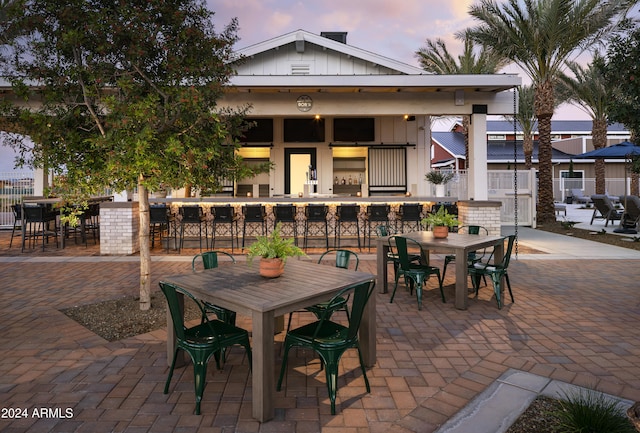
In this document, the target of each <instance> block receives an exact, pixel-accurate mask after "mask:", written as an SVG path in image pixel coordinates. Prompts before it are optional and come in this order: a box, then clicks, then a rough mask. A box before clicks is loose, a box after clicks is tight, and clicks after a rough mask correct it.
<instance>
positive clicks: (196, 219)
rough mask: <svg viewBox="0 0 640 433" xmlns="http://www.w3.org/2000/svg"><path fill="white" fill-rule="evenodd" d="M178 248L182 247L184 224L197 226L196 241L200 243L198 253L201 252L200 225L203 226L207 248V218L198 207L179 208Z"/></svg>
mask: <svg viewBox="0 0 640 433" xmlns="http://www.w3.org/2000/svg"><path fill="white" fill-rule="evenodd" d="M180 216H181V217H182V218H181V219H180V248H182V247H184V226H185V225H186V224H197V225H198V230H199V232H198V240H199V241H200V251H202V225H204V241H205V245H206V247H207V248H209V234H208V230H207V218H206V216H205V215H204V212H203V211H202V207H200V206H181V207H180Z"/></svg>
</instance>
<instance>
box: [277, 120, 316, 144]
mask: <svg viewBox="0 0 640 433" xmlns="http://www.w3.org/2000/svg"><path fill="white" fill-rule="evenodd" d="M284 141H285V142H287V143H318V142H322V141H324V119H284Z"/></svg>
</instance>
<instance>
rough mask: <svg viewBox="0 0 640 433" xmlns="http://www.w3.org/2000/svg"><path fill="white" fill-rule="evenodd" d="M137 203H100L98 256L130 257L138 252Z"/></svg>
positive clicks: (138, 219) (138, 223)
mask: <svg viewBox="0 0 640 433" xmlns="http://www.w3.org/2000/svg"><path fill="white" fill-rule="evenodd" d="M138 212H139V203H138V202H137V201H126V202H115V201H114V202H103V203H100V254H101V255H107V256H108V255H131V254H135V253H137V252H138V251H140V239H139V237H138V235H139V231H140V216H139V215H138Z"/></svg>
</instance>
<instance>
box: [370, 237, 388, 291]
mask: <svg viewBox="0 0 640 433" xmlns="http://www.w3.org/2000/svg"><path fill="white" fill-rule="evenodd" d="M388 253H389V245H387V244H386V243H382V242H378V244H377V245H376V265H377V267H378V270H377V274H378V275H377V282H376V284H377V285H378V287H379V290H380V293H388V289H387V279H388V274H387V254H388ZM371 297H373V295H371Z"/></svg>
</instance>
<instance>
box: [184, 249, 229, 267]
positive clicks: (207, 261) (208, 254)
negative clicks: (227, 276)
mask: <svg viewBox="0 0 640 433" xmlns="http://www.w3.org/2000/svg"><path fill="white" fill-rule="evenodd" d="M218 254H223V255H225V256H227V257H229V258H230V259H231V262H233V263H235V262H236V259H235V258H234V257H233V256H232V255H231V254H229V253H227V252H225V251H205V252H203V253H200V254H196V255H195V256H193V260H191V269H192V270H194V271H195V270H196V262H197V261H198V259H201V260H202V266H203V267H204V269H215V268H217V267H218Z"/></svg>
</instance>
